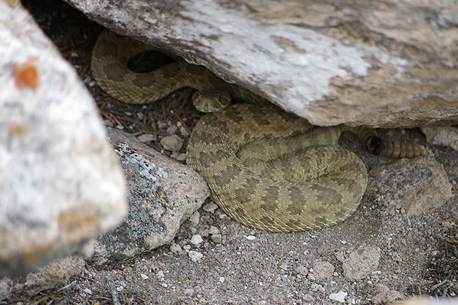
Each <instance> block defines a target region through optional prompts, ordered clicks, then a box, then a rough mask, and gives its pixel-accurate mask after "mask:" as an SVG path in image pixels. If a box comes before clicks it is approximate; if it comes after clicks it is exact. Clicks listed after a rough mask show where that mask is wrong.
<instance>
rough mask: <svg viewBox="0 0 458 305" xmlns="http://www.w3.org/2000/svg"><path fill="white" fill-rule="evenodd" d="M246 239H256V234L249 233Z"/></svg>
mask: <svg viewBox="0 0 458 305" xmlns="http://www.w3.org/2000/svg"><path fill="white" fill-rule="evenodd" d="M246 239H248V240H255V239H256V236H254V235H248V236H247V237H246Z"/></svg>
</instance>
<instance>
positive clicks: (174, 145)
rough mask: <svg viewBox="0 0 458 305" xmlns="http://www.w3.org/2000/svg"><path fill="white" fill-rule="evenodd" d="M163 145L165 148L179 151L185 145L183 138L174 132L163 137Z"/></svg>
mask: <svg viewBox="0 0 458 305" xmlns="http://www.w3.org/2000/svg"><path fill="white" fill-rule="evenodd" d="M161 145H162V147H164V149H165V150H169V151H179V150H180V149H181V147H182V146H183V140H182V139H181V138H180V137H179V136H177V135H175V134H174V135H171V136H167V137H163V138H162V139H161Z"/></svg>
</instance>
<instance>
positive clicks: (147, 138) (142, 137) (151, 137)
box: [137, 133, 157, 143]
mask: <svg viewBox="0 0 458 305" xmlns="http://www.w3.org/2000/svg"><path fill="white" fill-rule="evenodd" d="M137 140H139V141H140V142H142V143H148V142H151V141H156V140H157V137H156V136H155V135H153V134H150V133H145V134H142V135H139V136H138V137H137Z"/></svg>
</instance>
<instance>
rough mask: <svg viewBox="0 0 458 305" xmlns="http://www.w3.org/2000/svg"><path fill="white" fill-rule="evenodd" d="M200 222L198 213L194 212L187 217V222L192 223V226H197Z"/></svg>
mask: <svg viewBox="0 0 458 305" xmlns="http://www.w3.org/2000/svg"><path fill="white" fill-rule="evenodd" d="M199 220H200V213H199V212H198V211H195V212H194V213H193V214H192V215H191V217H189V221H190V222H192V223H193V225H195V226H197V224H199Z"/></svg>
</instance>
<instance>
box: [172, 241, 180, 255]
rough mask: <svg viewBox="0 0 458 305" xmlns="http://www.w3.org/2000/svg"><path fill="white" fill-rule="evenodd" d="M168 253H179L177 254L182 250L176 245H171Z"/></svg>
mask: <svg viewBox="0 0 458 305" xmlns="http://www.w3.org/2000/svg"><path fill="white" fill-rule="evenodd" d="M170 251H172V252H173V253H179V252H181V251H182V249H181V246H180V245H179V244H177V243H172V244H171V245H170Z"/></svg>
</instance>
